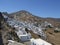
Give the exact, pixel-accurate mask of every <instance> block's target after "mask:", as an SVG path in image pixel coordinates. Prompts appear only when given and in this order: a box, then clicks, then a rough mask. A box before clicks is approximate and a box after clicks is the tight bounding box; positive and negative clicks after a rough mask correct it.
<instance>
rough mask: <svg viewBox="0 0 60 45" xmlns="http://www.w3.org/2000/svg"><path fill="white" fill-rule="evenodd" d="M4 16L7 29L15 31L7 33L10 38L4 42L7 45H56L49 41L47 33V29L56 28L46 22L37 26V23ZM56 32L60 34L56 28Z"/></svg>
mask: <svg viewBox="0 0 60 45" xmlns="http://www.w3.org/2000/svg"><path fill="white" fill-rule="evenodd" d="M2 16H3V18H4V21H5V23H6V25H7V27H9V28H12V29H13V30H10V29H9V31H6V32H7V35H8V38H6V40H7V41H6V42H4V41H5V39H4V40H3V43H5V45H6V44H7V45H54V44H53V43H51V42H49V41H47V35H46V33H45V31H46V29H47V28H53V27H54V26H53V25H52V24H51V23H49V22H47V21H45V22H43V23H41V24H36V22H35V23H32V22H27V21H18V20H15V19H14V18H11V17H9V16H7V15H5V14H2ZM5 27H6V26H5ZM54 32H60V30H59V29H58V28H56V29H55V30H54ZM3 38H4V36H3Z"/></svg>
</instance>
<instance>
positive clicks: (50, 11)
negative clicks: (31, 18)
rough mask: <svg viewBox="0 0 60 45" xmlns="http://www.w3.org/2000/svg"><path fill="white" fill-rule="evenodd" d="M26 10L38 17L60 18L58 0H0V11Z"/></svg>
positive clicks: (59, 0)
mask: <svg viewBox="0 0 60 45" xmlns="http://www.w3.org/2000/svg"><path fill="white" fill-rule="evenodd" d="M20 10H27V11H29V12H31V13H32V14H34V15H36V16H40V17H54V18H60V0H0V11H1V12H8V13H12V12H16V11H20Z"/></svg>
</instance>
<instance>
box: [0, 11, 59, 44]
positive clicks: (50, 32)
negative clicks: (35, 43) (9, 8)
mask: <svg viewBox="0 0 60 45" xmlns="http://www.w3.org/2000/svg"><path fill="white" fill-rule="evenodd" d="M2 14H4V15H7V16H8V17H10V18H12V19H15V20H17V21H23V22H24V21H26V22H28V23H34V24H37V25H41V24H42V23H44V22H45V21H47V22H49V23H51V24H52V25H53V26H54V27H53V28H47V27H46V31H45V33H46V35H47V40H46V41H48V42H50V43H52V44H53V45H60V32H58V33H56V32H54V30H55V28H56V27H58V28H60V18H42V17H38V16H34V15H33V14H31V13H30V12H28V11H25V10H21V11H18V12H14V13H11V14H8V13H6V12H3V13H0V32H1V33H0V41H1V42H2V43H1V45H2V44H4V45H7V43H8V41H7V40H8V39H12V40H15V41H18V42H19V38H18V37H17V35H16V34H15V32H14V30H15V29H14V28H11V27H10V26H8V25H7V23H6V22H5V19H4V18H3V16H2ZM29 32H30V33H31V34H32V37H34V38H36V37H37V38H39V36H37V35H36V34H34V33H33V32H32V31H29Z"/></svg>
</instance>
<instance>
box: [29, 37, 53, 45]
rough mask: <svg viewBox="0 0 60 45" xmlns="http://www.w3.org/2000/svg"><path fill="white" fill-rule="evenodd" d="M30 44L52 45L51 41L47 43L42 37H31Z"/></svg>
mask: <svg viewBox="0 0 60 45" xmlns="http://www.w3.org/2000/svg"><path fill="white" fill-rule="evenodd" d="M30 41H31V45H52V44H51V43H48V42H46V41H44V40H42V39H40V38H39V39H34V38H32V39H31V40H30Z"/></svg>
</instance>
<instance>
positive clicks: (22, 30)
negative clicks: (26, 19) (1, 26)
mask: <svg viewBox="0 0 60 45" xmlns="http://www.w3.org/2000/svg"><path fill="white" fill-rule="evenodd" d="M15 32H16V33H17V36H18V37H19V39H20V40H21V41H22V42H24V41H28V40H30V39H31V34H30V33H27V32H26V31H25V28H22V27H21V28H20V30H17V31H15Z"/></svg>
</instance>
